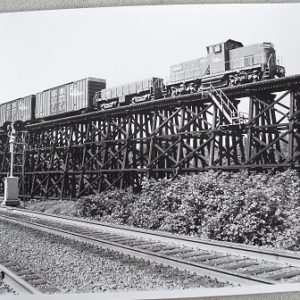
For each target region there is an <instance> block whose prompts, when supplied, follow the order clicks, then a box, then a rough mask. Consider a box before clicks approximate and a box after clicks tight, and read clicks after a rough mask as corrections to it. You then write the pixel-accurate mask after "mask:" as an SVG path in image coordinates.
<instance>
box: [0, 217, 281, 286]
mask: <svg viewBox="0 0 300 300" xmlns="http://www.w3.org/2000/svg"><path fill="white" fill-rule="evenodd" d="M0 220H6V221H8V222H13V223H15V224H19V225H22V226H28V227H30V228H33V229H37V230H39V231H45V232H47V233H52V234H55V235H61V236H64V237H68V238H72V239H74V238H75V239H76V240H78V241H81V242H87V243H92V244H94V245H98V246H100V247H105V248H108V249H111V250H114V251H118V252H121V253H125V254H128V255H132V256H135V257H138V258H142V259H146V260H150V261H153V262H156V263H160V264H164V265H167V266H172V267H174V268H178V269H180V270H184V271H190V272H195V273H197V274H199V275H202V276H204V275H205V276H210V277H215V278H218V279H219V280H222V281H228V282H230V283H233V284H245V285H257V284H268V285H273V284H276V283H277V282H276V281H273V280H268V279H264V278H260V277H256V276H252V275H247V274H243V273H237V272H234V271H230V270H226V269H221V268H218V267H214V266H210V265H205V264H202V263H199V262H193V261H188V260H184V259H180V258H176V257H172V256H168V255H163V254H160V253H155V252H152V251H148V250H144V249H141V248H138V247H134V246H128V245H123V244H121V243H117V242H114V241H109V240H105V239H101V238H98V237H93V236H87V234H86V232H84V233H82V234H80V233H75V232H72V231H69V230H65V229H61V228H55V227H53V226H50V225H44V224H40V223H36V222H34V221H28V220H20V219H17V218H15V217H11V216H5V215H3V214H2V213H1V214H0Z"/></svg>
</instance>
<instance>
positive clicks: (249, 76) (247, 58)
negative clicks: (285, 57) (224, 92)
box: [166, 40, 285, 95]
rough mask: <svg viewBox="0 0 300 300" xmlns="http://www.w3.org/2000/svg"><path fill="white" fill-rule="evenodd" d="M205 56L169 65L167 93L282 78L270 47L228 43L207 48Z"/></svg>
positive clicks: (280, 70)
mask: <svg viewBox="0 0 300 300" xmlns="http://www.w3.org/2000/svg"><path fill="white" fill-rule="evenodd" d="M206 49H207V56H206V57H204V58H198V59H194V60H190V61H186V62H183V63H180V64H176V65H173V66H171V68H170V74H169V78H168V80H167V82H166V89H167V94H169V95H170V94H171V95H178V94H184V93H192V92H196V91H199V90H204V89H208V88H211V87H212V86H213V87H215V88H220V87H224V86H228V85H238V84H244V83H249V82H252V81H259V80H263V79H270V78H274V77H283V76H285V69H284V67H282V66H280V65H278V64H277V60H276V52H275V49H274V46H273V44H271V43H260V44H254V45H250V46H243V44H242V43H240V42H237V41H234V40H227V41H226V42H224V43H218V44H214V45H210V46H207V47H206Z"/></svg>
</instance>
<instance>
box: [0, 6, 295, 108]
mask: <svg viewBox="0 0 300 300" xmlns="http://www.w3.org/2000/svg"><path fill="white" fill-rule="evenodd" d="M299 16H300V4H266V5H262V4H259V5H253V4H249V5H228V4H227V5H186V6H182V5H181V6H152V7H150V6H143V7H116V8H93V9H74V10H57V11H39V12H23V13H7V14H0V103H2V102H6V101H9V100H13V99H16V98H19V97H22V96H26V95H29V94H35V93H36V92H40V91H42V90H45V89H48V88H51V87H54V86H56V85H59V84H64V83H67V82H70V81H74V80H78V79H82V78H85V77H89V76H90V77H99V78H104V79H106V80H107V86H109V87H111V86H114V85H118V84H122V83H127V82H131V81H135V80H139V79H144V78H148V77H151V76H158V77H162V78H165V77H166V76H167V75H168V72H169V67H170V66H171V65H173V64H176V63H179V62H182V61H185V60H190V59H194V58H197V57H203V56H206V46H207V45H209V44H215V43H218V42H223V41H225V40H227V39H229V38H230V39H234V40H237V41H240V42H242V43H243V44H244V45H249V44H255V43H260V42H264V41H265V42H272V43H273V44H274V45H275V49H276V50H277V54H278V55H279V56H280V57H282V59H283V65H284V66H285V67H286V72H287V75H293V74H297V73H300V41H299V31H300V17H299Z"/></svg>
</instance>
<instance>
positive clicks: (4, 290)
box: [0, 279, 17, 296]
mask: <svg viewBox="0 0 300 300" xmlns="http://www.w3.org/2000/svg"><path fill="white" fill-rule="evenodd" d="M7 294H10V295H16V294H17V293H16V292H15V291H14V290H13V289H11V288H10V287H9V286H8V285H7V284H6V283H5V282H3V281H2V279H0V295H1V296H3V295H7Z"/></svg>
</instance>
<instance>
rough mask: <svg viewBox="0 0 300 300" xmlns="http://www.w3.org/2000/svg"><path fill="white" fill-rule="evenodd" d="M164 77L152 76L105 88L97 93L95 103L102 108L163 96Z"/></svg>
mask: <svg viewBox="0 0 300 300" xmlns="http://www.w3.org/2000/svg"><path fill="white" fill-rule="evenodd" d="M162 88H163V79H161V78H157V77H151V78H148V79H144V80H139V81H135V82H131V83H128V84H123V85H119V86H116V87H112V88H107V89H103V90H101V91H100V92H98V93H96V95H95V100H94V101H95V103H96V104H97V105H98V107H100V108H101V109H108V108H112V107H115V106H119V105H125V104H130V103H137V102H143V101H147V100H151V99H157V98H159V97H161V96H162Z"/></svg>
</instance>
